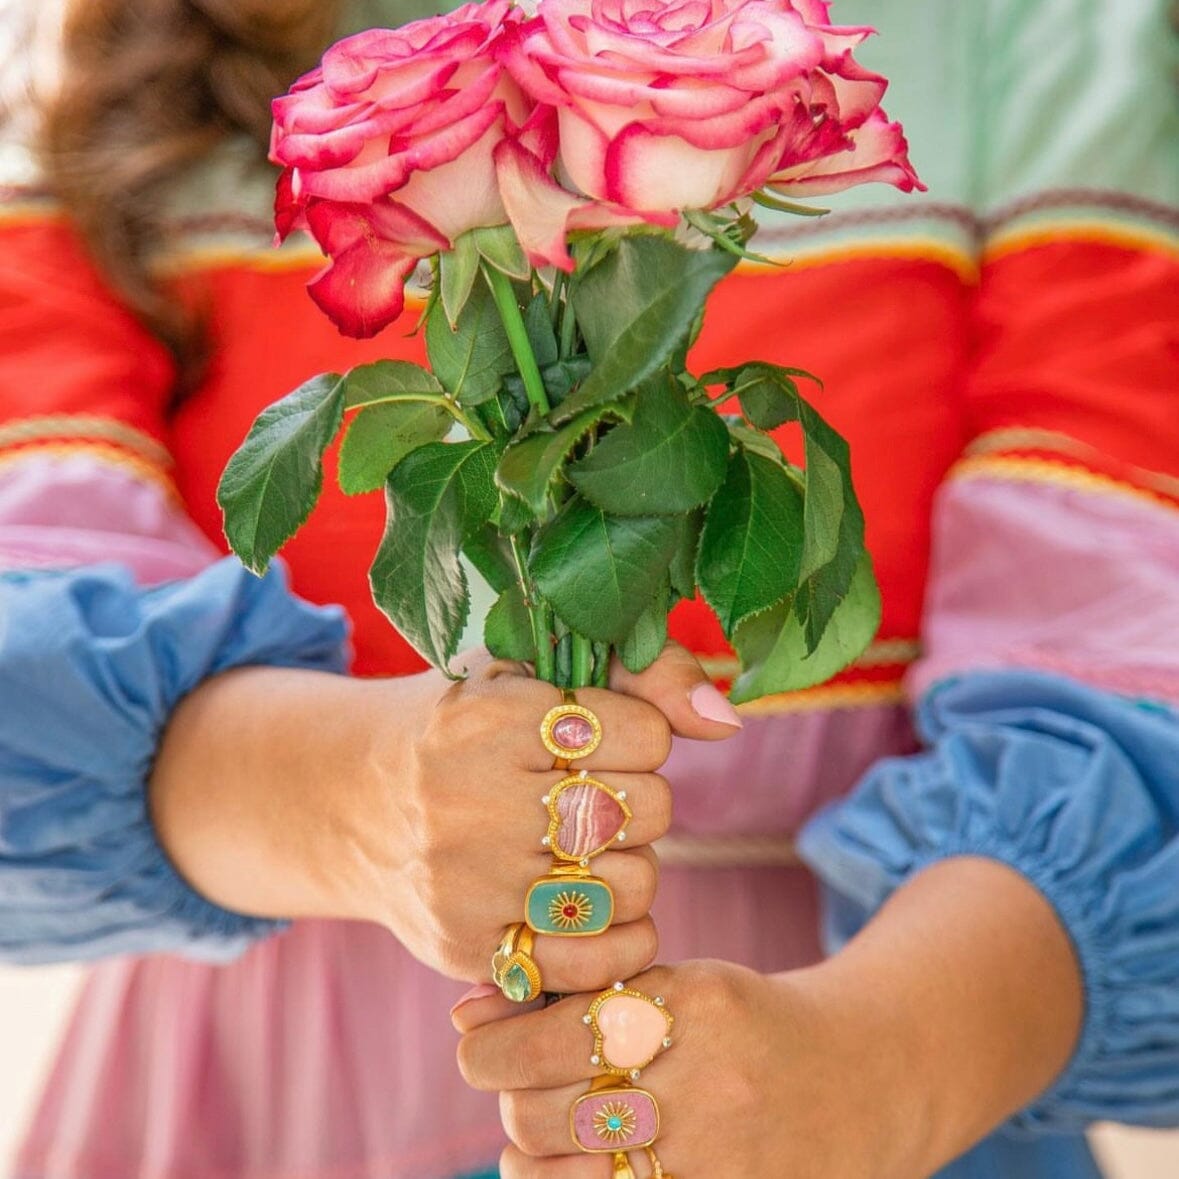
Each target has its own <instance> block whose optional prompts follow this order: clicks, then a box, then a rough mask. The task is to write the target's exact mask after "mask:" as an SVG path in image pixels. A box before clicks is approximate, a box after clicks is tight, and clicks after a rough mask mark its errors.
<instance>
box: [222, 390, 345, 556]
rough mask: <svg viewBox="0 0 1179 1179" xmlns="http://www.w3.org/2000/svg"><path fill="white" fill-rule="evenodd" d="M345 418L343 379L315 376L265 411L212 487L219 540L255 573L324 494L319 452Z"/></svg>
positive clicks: (321, 463)
mask: <svg viewBox="0 0 1179 1179" xmlns="http://www.w3.org/2000/svg"><path fill="white" fill-rule="evenodd" d="M343 417H344V378H343V377H341V376H339V375H338V374H337V373H321V374H320V375H319V376H317V377H312V378H311V380H309V381H307V382H305V383H304V384H302V385H300V386H299V388H297V389H296V390H294V392H292V393H288V394H287V395H286V397H284V398H283V399H282V400H281V401H276V402H275V403H274V404H273V405H271V406H269V407H268V408H266V409H264V410H263V411H262V413H261V414H259V416H258V419H257V420H256V421H255V422H254V424H253V425H252V426H251V427H250V432H249V433H248V434H247V435H246V438H245V441H244V442H243V443H242V444H241V446H239V447H238V449H237V450H236V451H235V452H234V454H233V457H232V458H231V459H230V460H229V465H228V466H227V467H226V468H225V471H224V473H223V474H222V476H221V482H220V483H219V484H218V487H217V503H218V505H219V506H220V508H221V511H222V513H223V514H224V517H225V536H226V539H227V540H228V541H229V545H230V547H231V548H232V549H233V551H234V552H235V553H237V555H238V556H239V557H240V558H241V561H242V564H244V565H245V566H246V568H247V569H250V570H252V571H253V572H254V573H258V574H261V573H263V572H264V571H265V569H266V566H267V565H269V564H270V560H271V558H272V557H273V556H274V554H275V553H277V552H278V550H279V549H280V548H282V546H283V545H284V544H286V542H287V541H288V540H290V539H291V537H292V536H294V535H295V533H296V532H298V530H299V529H300V528H301V527H302V526H303V524H304V523H305V522H306V520H307V517H308V516H309V515H310V514H311V509H312V508H313V507H314V506H315V501H316V500H317V499H318V498H319V493H320V491H321V489H322V488H323V452H324V451H325V450H326V449H327V446H328V443H329V442H331V440H332V439H333V438H334V437H335V434H336V431H337V430H338V429H339V428H340V422H341V421H342V420H343Z"/></svg>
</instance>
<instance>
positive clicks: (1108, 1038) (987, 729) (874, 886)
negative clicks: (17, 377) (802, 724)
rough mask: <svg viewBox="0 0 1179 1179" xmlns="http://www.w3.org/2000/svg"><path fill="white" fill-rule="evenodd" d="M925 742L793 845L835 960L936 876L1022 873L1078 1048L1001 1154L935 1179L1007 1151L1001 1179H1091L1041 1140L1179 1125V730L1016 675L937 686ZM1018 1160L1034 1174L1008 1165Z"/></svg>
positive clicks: (1137, 709)
mask: <svg viewBox="0 0 1179 1179" xmlns="http://www.w3.org/2000/svg"><path fill="white" fill-rule="evenodd" d="M918 724H919V729H920V732H921V735H922V738H923V740H924V741H925V743H926V744H927V745H928V751H927V752H924V753H921V754H917V755H915V756H911V757H904V758H890V759H886V760H883V761H881V762H880V763H878V764H877V765H876V766H874V767H873V769H872V770H871V771H870V772H869V773H868V774H867V775H866V776H865V778H864V779H863V781H862V782H861V783H860V785H859V786H858V787H857V789H856V791H855V792H854V794H853V795H852V796H851V797H850V798H849V799H848V800H846V801H844V802H842V803H839V804H836V805H834V806H832V807H830V808H828V809H827V810H825V811H824V812H822V813H821V814H820V815H819V816H818V817H816V818H815V819H814V820H813V821H812V822H811V823H810V825H809V826H808V827H807V829H806V831H805V832H804V834H803V838H802V845H801V846H802V853H803V855H804V857H805V858H806V860H807V861H808V862H809V863H810V864H811V865H812V867H813V868H814V869H815V871H816V872H817V873H818V874H819V876H820V877H821V878H822V880H823V882H824V885H825V891H826V902H827V903H826V916H825V921H826V930H825V933H826V937H827V940H828V943H829V945H830V947H831V948H832V949H835V948H837V947H838V946H839V945H841V944H842V943H844V942H845V941H846V940H847V939H848V938H850V937H851V936H852V935H853V934H854V933H855V932H856V931H857V930H858V929H859V928H860V927H861V926H862V925H863V924H864V923H865V922H866V921H867V920H868V919H869V917H870V916H871V915H872V914H873V913H874V912H875V911H876V910H877V909H878V908H879V907H880V906H881V905H882V904H883V903H884V901H885V900H886V899H887V897H888V896H889V894H890V893H892V892H893V890H894V889H896V888H897V887H898V886H899V885H901V884H902V883H903V882H904V881H905V880H907V879H908V878H909V877H911V876H912V875H913V874H914V873H915V872H917V871H919V870H920V869H921V868H923V867H925V866H926V865H928V864H931V863H934V862H935V861H939V860H943V859H946V858H947V857H949V856H955V855H982V856H988V857H991V858H993V859H996V860H999V861H1002V862H1003V863H1005V864H1008V865H1010V866H1011V867H1012V868H1014V869H1016V870H1017V871H1019V872H1021V873H1023V875H1024V876H1025V877H1027V879H1028V880H1030V881H1031V882H1032V883H1033V884H1035V885H1036V887H1037V888H1038V889H1040V891H1041V892H1042V893H1043V895H1044V896H1045V897H1046V898H1047V899H1048V901H1049V902H1050V903H1051V904H1052V906H1053V907H1054V909H1055V910H1056V912H1057V914H1058V915H1059V917H1060V919H1061V921H1062V922H1063V924H1064V926H1065V928H1066V929H1067V930H1068V932H1069V935H1070V937H1071V938H1072V941H1073V944H1074V946H1075V948H1076V952H1077V955H1078V958H1079V960H1080V963H1081V969H1082V973H1083V978H1084V987H1085V999H1086V1013H1085V1021H1084V1027H1083V1031H1082V1034H1081V1037H1080V1041H1079V1043H1078V1045H1077V1048H1076V1051H1075V1053H1074V1056H1073V1059H1072V1061H1071V1062H1070V1064H1069V1065H1068V1067H1067V1068H1066V1069H1065V1071H1064V1073H1063V1074H1062V1075H1061V1077H1060V1078H1059V1079H1058V1080H1057V1082H1056V1083H1055V1084H1054V1085H1053V1086H1052V1087H1051V1088H1050V1089H1049V1091H1048V1092H1046V1093H1045V1094H1044V1095H1043V1096H1042V1097H1041V1098H1040V1099H1039V1100H1038V1101H1037V1102H1036V1103H1035V1104H1034V1105H1032V1106H1031V1107H1030V1108H1029V1109H1027V1110H1025V1111H1023V1112H1022V1113H1021V1114H1020V1115H1019V1116H1018V1117H1017V1118H1016V1119H1014V1121H1013V1123H1012V1125H1011V1126H1010V1127H1008V1128H1006V1130H1005V1137H1004V1138H1003V1139H994V1140H992V1141H991V1142H990V1143H985V1144H983V1146H982V1147H980V1148H979V1150H978V1152H974V1153H972V1155H971V1156H968V1159H966V1160H963V1161H962V1163H961V1164H960V1165H956V1166H955V1167H953V1168H951V1169H950V1170H948V1171H947V1172H945V1175H946V1176H947V1177H949V1176H953V1177H954V1179H967V1177H968V1176H975V1175H982V1174H987V1175H990V1174H991V1173H992V1171H991V1170H980V1169H979V1167H980V1166H981V1165H983V1164H982V1163H981V1162H980V1157H982V1158H983V1159H984V1160H985V1158H986V1157H987V1155H988V1152H992V1153H993V1152H994V1151H996V1150H999V1149H1002V1150H1003V1151H1004V1152H1008V1153H1009V1156H1010V1158H1009V1163H1008V1165H1007V1168H1006V1169H1003V1170H1002V1171H995V1172H993V1173H995V1174H999V1173H1002V1174H1004V1175H1011V1176H1017V1175H1023V1174H1027V1175H1029V1176H1032V1175H1035V1176H1036V1177H1037V1179H1047V1177H1052V1179H1055V1177H1056V1176H1061V1177H1062V1179H1063V1177H1065V1176H1067V1177H1068V1179H1073V1177H1074V1176H1087V1175H1089V1174H1094V1175H1096V1174H1097V1171H1096V1168H1091V1166H1090V1165H1089V1164H1085V1163H1083V1161H1082V1157H1081V1155H1080V1154H1079V1153H1078V1152H1080V1151H1083V1149H1084V1148H1083V1145H1082V1144H1081V1143H1080V1140H1079V1139H1072V1140H1069V1139H1061V1140H1059V1141H1056V1142H1053V1141H1052V1140H1050V1139H1047V1138H1044V1137H1042V1136H1045V1135H1052V1134H1056V1135H1060V1134H1068V1133H1070V1132H1072V1133H1074V1134H1075V1133H1078V1132H1079V1131H1081V1130H1082V1129H1083V1128H1084V1127H1085V1126H1087V1125H1088V1124H1089V1123H1090V1122H1092V1121H1095V1120H1098V1119H1110V1120H1114V1121H1119V1122H1130V1123H1138V1124H1142V1125H1148V1126H1171V1125H1175V1124H1179V837H1177V829H1179V715H1177V714H1176V713H1175V712H1174V711H1172V710H1170V709H1169V708H1166V707H1164V706H1161V705H1158V704H1155V703H1152V702H1149V701H1134V700H1130V699H1125V698H1122V697H1118V696H1114V695H1112V694H1108V693H1105V692H1102V691H1099V690H1097V689H1094V688H1089V687H1086V686H1083V685H1080V684H1077V683H1074V682H1072V681H1070V680H1067V679H1064V678H1061V677H1057V676H1051V675H1044V674H1036V673H1030V672H1016V671H1012V672H992V673H985V674H982V673H980V674H976V675H970V676H965V677H963V678H961V679H956V680H952V681H948V682H946V683H943V684H941V685H939V686H937V687H936V688H935V689H934V690H933V691H931V692H930V693H929V694H927V696H926V698H925V700H924V701H923V702H922V704H921V706H920V708H919V710H918ZM1028 1132H1030V1133H1031V1134H1033V1135H1036V1136H1040V1145H1039V1146H1038V1147H1035V1149H1033V1146H1034V1144H1029V1143H1026V1142H1025V1143H1023V1144H1020V1143H1019V1142H1018V1141H1010V1140H1009V1139H1010V1137H1011V1135H1016V1136H1019V1135H1026V1134H1027V1133H1028ZM1045 1146H1048V1148H1049V1149H1048V1150H1047V1151H1046V1152H1045V1150H1044V1147H1045ZM1021 1150H1022V1151H1023V1154H1024V1156H1025V1157H1026V1158H1027V1159H1028V1160H1029V1162H1030V1160H1031V1159H1032V1157H1033V1155H1038V1156H1039V1157H1040V1158H1041V1160H1042V1161H1041V1164H1039V1169H1034V1168H1033V1167H1031V1166H1028V1167H1027V1168H1021V1166H1019V1165H1018V1163H1017V1160H1018V1158H1019V1157H1020V1154H1021ZM1056 1152H1061V1164H1060V1166H1059V1167H1057V1166H1055V1165H1053V1164H1052V1163H1051V1159H1052V1158H1053V1156H1054V1154H1055V1153H1056ZM1069 1152H1072V1156H1071V1157H1072V1161H1071V1162H1070V1163H1068V1166H1071V1167H1072V1168H1073V1169H1071V1170H1070V1169H1066V1166H1065V1162H1064V1160H1065V1158H1066V1157H1067V1156H1068V1155H1069Z"/></svg>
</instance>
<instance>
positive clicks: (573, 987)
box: [533, 917, 659, 994]
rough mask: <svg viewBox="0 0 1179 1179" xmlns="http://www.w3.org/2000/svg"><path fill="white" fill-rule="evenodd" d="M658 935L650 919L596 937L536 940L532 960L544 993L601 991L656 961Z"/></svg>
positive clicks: (619, 927)
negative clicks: (542, 983)
mask: <svg viewBox="0 0 1179 1179" xmlns="http://www.w3.org/2000/svg"><path fill="white" fill-rule="evenodd" d="M658 953H659V935H658V934H657V933H656V931H655V923H654V922H653V921H652V920H651V918H650V917H643V918H641V919H640V920H638V921H631V922H628V923H627V924H619V925H612V926H611V927H610V928H609V929H608V930H606V932H605V933H603V934H599V935H598V936H596V937H545V936H541V937H538V938H537V939H536V945H535V953H534V954H533V958H534V960H535V962H536V965H537V968H538V969H539V970H540V977H541V979H542V980H543V982H544V989H545V990H546V991H556V992H558V993H559V994H573V993H575V992H579V991H601V990H604V989H605V988H606V987H608V986H609V985H610V984H611V983H612V982H614V981H615V980H616V979H620V978H629V977H630V976H631V975H633V974H637V973H638V972H639V971H641V970H644V969H645V968H646V967H648V966H650V965H651V963H652V962H654V961H655V956H656V954H658Z"/></svg>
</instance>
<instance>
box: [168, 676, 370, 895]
mask: <svg viewBox="0 0 1179 1179" xmlns="http://www.w3.org/2000/svg"><path fill="white" fill-rule="evenodd" d="M362 698H363V693H362V692H361V690H360V684H359V682H358V681H352V680H348V679H346V678H345V677H342V676H336V675H330V674H327V673H322V672H312V671H301V670H292V669H282V668H263V667H251V668H241V669H238V670H236V671H232V672H227V673H225V674H223V675H220V676H216V677H214V678H212V679H210V680H207V681H205V682H204V683H203V684H201V685H200V686H199V687H197V688H196V689H195V690H194V691H193V692H192V693H190V694H189V695H188V696H187V697H186V698H185V699H184V700H182V701H181V702H180V704H179V705H178V706H177V708H176V709H175V710H174V712H173V714H172V716H171V718H170V719H169V722H168V725H167V727H166V729H165V731H164V734H163V737H162V739H161V742H160V745H159V748H158V751H157V757H156V761H155V765H154V767H153V770H152V774H151V778H150V780H149V784H148V804H149V809H150V813H151V817H152V821H153V824H154V826H155V829H156V833H157V837H158V838H159V841H160V843H161V845H162V847H163V849H164V851H165V853H166V854H167V855H168V857H169V859H170V860H171V861H172V863H173V865H174V866H175V867H176V869H177V870H178V871H179V873H180V874H181V876H183V877H184V878H185V879H186V880H187V882H188V883H189V884H190V886H192V887H193V888H194V889H195V890H196V891H197V892H199V893H201V894H202V895H203V896H205V897H206V898H207V899H209V900H211V901H214V902H215V903H216V904H219V905H221V906H222V907H224V908H226V909H230V910H233V911H235V912H240V913H248V914H251V915H255V916H262V917H281V918H291V917H310V916H314V917H359V916H365V915H366V914H364V913H362V912H361V911H359V910H360V907H361V906H360V902H359V897H360V895H361V894H362V892H363V890H362V889H361V888H360V887H359V884H360V881H359V879H358V878H359V877H360V876H361V875H362V868H363V865H362V863H361V862H360V861H359V860H358V859H357V857H356V856H355V854H354V851H353V848H352V847H351V845H350V843H349V840H348V832H349V830H350V828H351V823H350V821H349V813H348V812H349V809H350V807H351V806H352V797H351V795H352V784H353V783H354V782H356V781H358V780H359V779H360V778H361V777H362V772H361V766H362V759H363V750H364V746H363V742H362V740H361V736H362V733H361V732H360V730H359V726H361V725H363V723H364V718H363V715H362V714H363V711H364V710H363V708H362V707H361V704H362Z"/></svg>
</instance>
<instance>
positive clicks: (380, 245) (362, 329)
mask: <svg viewBox="0 0 1179 1179" xmlns="http://www.w3.org/2000/svg"><path fill="white" fill-rule="evenodd" d="M418 261H419V259H417V258H412V257H407V256H406V255H404V254H402V253H400V252H399V251H398V250H397V248H396V247H395V246H391V245H389V244H388V243H386V242H380V241H362V242H358V243H357V244H356V245H354V246H352V247H351V248H350V249H348V250H345V251H344V252H343V253H342V254H340V255H338V256H337V257H335V258H333V259H332V261H331V262H330V263H328V265H327V266H325V267H324V269H323V270H321V271H320V272H319V274H317V275H316V276H315V277H314V278H313V279H312V280H311V281H310V282H309V283H308V284H307V291H308V293H309V294H310V295H311V297H312V299H314V300H315V302H316V305H317V306H318V307H319V308H320V310H321V311H323V312H324V314H325V315H327V317H328V318H329V319H330V320H331V321H332V323H334V324H335V325H336V327H338V328H339V329H340V331H341V332H343V334H344V335H346V336H352V337H353V338H354V339H357V340H365V339H368V338H369V337H371V336H375V335H376V334H377V332H379V331H380V330H381V329H382V328H385V327H388V326H389V324H391V323H392V322H393V321H394V320H395V319H396V318H397V317H398V316H399V315H400V314H401V312H402V310H403V308H404V307H405V283H406V280H407V279H408V278H409V276H410V275H411V274H413V271H414V268H415V267H416V266H417V264H418Z"/></svg>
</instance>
